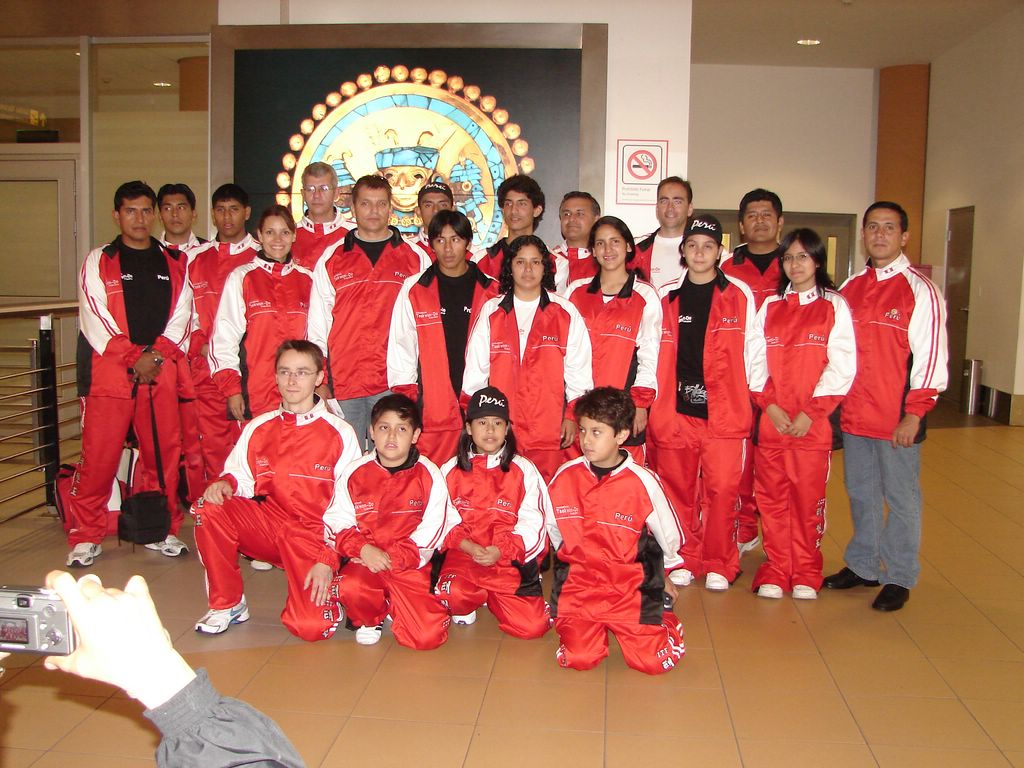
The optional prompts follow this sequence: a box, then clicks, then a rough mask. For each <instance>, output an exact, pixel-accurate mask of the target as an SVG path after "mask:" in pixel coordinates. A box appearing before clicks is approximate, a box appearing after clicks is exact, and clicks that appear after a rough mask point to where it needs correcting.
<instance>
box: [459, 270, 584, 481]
mask: <svg viewBox="0 0 1024 768" xmlns="http://www.w3.org/2000/svg"><path fill="white" fill-rule="evenodd" d="M488 385H490V386H492V387H497V388H498V389H500V390H501V391H502V392H504V393H505V395H507V396H508V400H509V415H510V417H511V420H512V423H513V424H515V427H516V438H517V440H518V441H519V448H520V450H521V451H522V453H523V455H524V456H526V457H527V458H528V459H530V460H531V461H534V463H536V464H537V465H538V469H540V471H541V474H542V475H545V477H547V476H550V475H553V474H554V470H555V469H556V468H557V465H558V459H559V457H560V454H559V456H555V457H554V461H553V462H552V461H545V459H544V457H542V456H541V454H543V453H544V452H551V451H554V452H558V451H559V445H560V443H561V428H562V420H563V419H564V418H573V417H572V409H573V405H574V403H575V402H576V399H577V398H578V397H579V396H580V395H582V394H583V393H584V392H587V391H588V390H590V389H593V388H594V378H593V373H592V367H591V350H590V337H589V335H588V334H587V327H586V324H585V323H584V321H583V318H582V317H580V313H579V312H578V311H577V309H576V307H574V306H573V305H572V304H570V303H569V302H568V301H567V300H566V299H564V298H562V297H561V296H558V295H557V294H553V293H549V292H548V291H546V290H544V289H541V294H540V303H539V305H538V307H537V312H536V314H535V315H534V318H533V325H532V327H531V328H530V333H529V336H528V337H527V340H526V351H525V353H524V354H523V357H522V359H520V356H519V326H518V324H517V322H516V314H515V309H514V300H513V294H512V293H511V292H509V293H508V294H505V295H502V296H496V297H495V298H493V299H490V300H489V301H488V302H487V303H486V304H484V306H483V309H482V310H481V311H480V317H479V318H477V321H476V323H475V325H474V326H473V329H472V331H471V332H470V336H469V348H468V349H467V350H466V371H465V374H464V375H463V377H462V404H463V406H465V405H468V403H469V398H470V397H471V396H472V394H473V393H474V392H476V391H477V390H478V389H482V388H483V387H486V386H488ZM535 457H537V458H535Z"/></svg>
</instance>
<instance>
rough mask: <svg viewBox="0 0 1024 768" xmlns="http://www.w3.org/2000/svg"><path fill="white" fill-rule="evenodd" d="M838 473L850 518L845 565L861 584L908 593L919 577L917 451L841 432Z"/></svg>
mask: <svg viewBox="0 0 1024 768" xmlns="http://www.w3.org/2000/svg"><path fill="white" fill-rule="evenodd" d="M843 468H844V470H845V482H846V493H847V495H848V496H849V497H850V515H851V517H852V518H853V538H852V539H850V543H849V544H848V545H847V546H846V553H845V555H844V559H845V560H846V564H847V565H848V566H849V567H850V569H851V570H853V572H854V573H856V574H857V575H858V576H860V577H861V578H863V579H877V580H878V581H880V582H882V583H883V584H898V585H899V586H901V587H906V588H907V589H910V588H912V587H913V586H915V585H916V584H917V577H918V575H919V574H920V572H921V564H920V562H919V561H918V552H919V551H920V549H921V446H920V445H914V446H913V447H911V448H893V447H892V443H891V442H890V441H888V440H876V439H874V438H870V437H858V436H857V435H851V434H848V433H846V432H844V433H843ZM886 503H888V505H889V514H888V516H886V514H885V505H886Z"/></svg>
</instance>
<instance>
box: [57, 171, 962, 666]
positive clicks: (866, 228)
mask: <svg viewBox="0 0 1024 768" xmlns="http://www.w3.org/2000/svg"><path fill="white" fill-rule="evenodd" d="M174 186H175V189H177V188H180V187H181V186H183V185H174ZM302 190H303V192H302V194H303V198H304V200H305V202H306V206H307V215H306V216H305V217H304V218H303V220H302V221H301V222H299V223H298V224H296V222H295V221H294V220H293V218H292V216H291V214H290V212H289V211H288V209H287V208H284V207H282V206H271V207H269V208H267V209H266V210H265V211H264V212H263V213H262V215H261V216H260V218H259V220H258V223H257V228H256V231H257V235H258V241H257V240H254V239H253V238H251V237H250V236H249V235H248V234H247V233H246V231H245V222H246V221H247V220H248V218H249V217H250V215H251V209H250V208H249V205H248V197H247V195H246V194H245V192H244V190H241V189H240V188H239V187H237V185H233V184H227V185H223V186H222V187H221V188H219V189H218V190H217V191H216V192H215V193H214V195H213V200H212V204H213V218H214V221H215V223H216V225H217V230H218V232H217V237H216V239H215V240H214V241H212V242H210V243H199V244H198V245H193V246H192V247H191V248H187V249H186V250H180V249H179V248H177V247H175V245H174V244H170V245H165V244H164V243H163V242H161V241H157V240H155V239H152V238H150V236H149V228H150V226H151V224H152V221H153V218H154V217H155V209H156V207H157V202H158V201H157V199H156V196H155V195H154V194H153V193H152V190H150V189H149V187H147V186H146V185H144V184H142V183H141V182H129V183H128V184H126V185H122V187H121V188H120V189H119V190H118V192H117V195H116V197H115V212H114V219H115V222H117V223H118V225H119V226H120V228H121V233H122V234H121V236H120V237H118V238H117V239H116V240H115V241H114V242H113V243H111V244H110V245H109V246H106V247H105V248H102V249H97V251H94V252H93V253H92V254H90V255H89V257H88V258H87V260H86V262H85V264H84V266H83V270H82V280H81V285H80V289H81V290H80V298H81V309H82V312H81V314H82V323H81V327H82V337H81V341H80V368H81V370H80V374H79V381H80V388H81V389H82V395H83V398H82V404H83V409H82V410H83V459H82V461H81V463H80V466H79V470H78V472H77V474H76V478H75V482H74V486H73V490H72V504H73V505H75V506H76V509H75V510H74V511H75V519H76V520H78V521H81V523H80V525H78V526H77V527H74V528H73V529H72V532H71V538H70V542H71V544H72V545H73V549H72V551H71V553H70V554H69V556H68V565H71V566H81V567H85V566H89V565H91V564H92V563H93V562H94V561H95V558H96V557H98V556H99V555H100V554H101V551H102V550H101V548H100V541H101V540H102V530H101V528H102V523H103V520H102V518H100V516H99V515H98V514H97V511H98V510H99V509H100V507H101V505H102V504H105V501H106V497H105V495H104V489H105V488H106V489H109V485H110V481H111V478H112V477H113V474H114V471H115V470H116V464H117V460H118V457H119V455H120V451H121V443H122V441H123V437H124V434H125V432H127V430H128V425H129V423H130V422H131V423H134V426H135V432H136V434H137V435H138V437H139V442H140V448H141V450H142V462H141V463H142V466H143V468H144V472H143V477H144V482H147V483H148V484H149V485H150V486H151V487H152V486H153V485H155V483H154V480H153V477H150V476H149V475H152V470H148V469H146V468H149V467H152V466H156V465H157V464H156V463H155V462H154V458H155V457H154V456H153V451H154V447H153V446H152V444H151V443H152V441H151V440H150V439H149V438H148V437H147V436H148V435H150V434H152V431H151V430H150V429H148V425H147V423H146V417H147V416H148V409H142V408H138V407H137V406H136V405H135V401H137V400H140V399H142V398H143V397H145V398H148V399H151V400H152V402H153V405H154V412H155V413H157V421H158V422H159V423H158V425H157V426H158V427H159V430H158V431H159V432H160V434H161V435H163V434H166V435H167V440H166V442H165V441H164V440H163V439H161V442H160V449H161V453H162V458H163V459H164V461H163V466H164V467H165V475H166V477H165V484H166V487H167V489H168V495H169V497H170V498H173V496H171V492H172V491H171V489H172V488H173V487H174V483H176V482H177V467H178V456H179V455H180V451H181V448H182V446H181V442H180V439H176V438H178V436H179V435H183V434H187V433H188V432H189V430H186V429H184V428H183V423H182V421H183V420H184V419H193V420H194V423H193V424H192V425H191V426H192V427H193V428H194V429H193V431H194V432H195V434H197V435H198V443H199V445H198V447H196V448H195V450H196V451H197V452H198V454H199V455H200V456H201V461H199V462H198V463H197V464H195V463H194V464H195V465H196V466H198V467H199V468H200V469H199V470H198V471H197V472H196V473H194V474H195V477H193V476H192V475H189V483H190V485H195V486H196V487H193V488H190V495H191V497H192V498H194V499H195V503H194V504H193V508H192V511H193V513H194V516H195V540H196V545H197V547H198V550H199V556H200V558H201V560H202V562H203V565H204V567H205V568H206V572H207V584H208V606H209V610H208V612H207V613H206V614H205V615H204V616H203V617H202V618H201V619H200V620H199V621H198V622H197V624H196V629H197V631H200V632H204V633H210V634H218V633H221V632H224V631H226V630H227V629H228V628H230V627H231V626H232V625H234V624H238V623H242V622H244V621H246V620H247V619H248V618H249V610H248V607H247V604H246V601H245V597H244V594H243V592H242V577H241V572H240V568H239V557H238V555H239V553H241V554H242V555H245V556H246V557H248V558H250V559H251V560H253V565H254V567H260V568H273V567H275V566H276V567H278V568H282V569H283V570H284V571H285V574H286V578H287V583H288V597H287V601H286V605H285V607H284V610H283V612H282V615H281V619H282V622H283V623H284V625H285V626H286V627H287V628H288V629H289V630H290V631H291V632H293V633H294V634H295V635H296V636H298V637H301V638H303V639H306V640H318V639H326V638H329V637H331V636H332V635H333V634H335V632H336V631H337V630H338V629H339V627H342V626H347V627H348V628H350V629H354V630H355V632H356V640H357V642H359V643H361V644H373V643H376V642H378V641H379V639H380V638H381V636H382V634H383V630H384V627H385V624H386V623H387V622H388V621H390V622H391V631H392V633H393V635H394V637H395V639H396V641H397V642H399V643H401V644H403V645H407V646H409V647H413V648H418V649H429V648H434V647H437V646H438V645H440V644H441V643H443V642H444V641H445V639H446V638H447V634H448V630H449V625H450V623H451V622H454V623H455V624H472V623H473V622H474V621H475V619H476V612H477V611H478V610H479V609H480V608H481V607H482V606H485V605H486V606H487V608H488V610H490V611H491V613H492V614H494V616H495V617H496V619H497V621H498V625H499V627H501V629H502V630H503V631H505V632H508V633H509V634H512V635H514V636H516V637H521V638H534V637H539V636H540V635H543V634H544V633H545V632H546V631H547V630H548V628H549V627H550V626H551V625H552V624H553V625H554V626H555V628H556V630H557V631H558V633H559V637H560V641H561V642H560V646H559V649H558V653H557V658H558V661H559V663H560V664H562V665H563V666H566V667H572V668H578V669H586V668H589V667H592V666H594V665H596V664H598V663H599V662H600V661H601V659H603V658H604V656H605V655H606V654H607V646H608V640H607V633H608V631H611V632H612V633H613V634H615V635H616V638H617V639H618V641H619V644H620V646H621V647H622V649H623V654H624V657H625V659H626V661H627V663H628V664H629V665H630V666H633V667H635V668H637V669H640V670H643V671H645V672H648V673H652V674H653V673H658V672H664V671H667V670H669V669H671V668H673V667H674V666H675V664H676V663H677V662H678V660H679V659H680V658H681V656H682V654H683V640H682V627H681V626H680V625H679V622H678V620H677V619H676V618H675V616H674V614H673V613H672V610H671V604H672V600H673V599H674V597H675V595H676V594H677V588H678V587H680V586H687V585H689V584H690V583H691V582H692V581H693V580H694V579H695V578H697V577H703V579H704V584H705V587H706V588H707V589H709V590H712V591H723V590H726V589H728V588H729V586H730V584H731V583H733V582H734V581H735V580H736V578H737V577H738V575H739V573H740V559H741V557H742V556H743V555H744V553H745V552H747V551H750V550H751V549H753V548H754V547H755V546H756V544H757V543H758V539H759V538H760V537H759V535H758V523H760V527H761V536H763V547H764V553H765V556H766V559H765V561H764V562H763V564H762V565H761V566H760V568H759V569H758V571H757V573H756V575H755V577H754V582H753V588H754V590H755V592H756V593H757V594H758V595H759V596H761V597H765V598H778V597H781V596H782V595H783V594H785V593H787V592H790V593H792V595H793V597H794V598H798V599H812V598H815V597H817V594H818V591H819V590H820V589H821V587H822V585H823V584H824V585H825V586H827V587H830V588H835V589H846V588H852V587H857V586H870V585H880V584H884V586H883V588H882V590H881V592H880V593H879V595H878V597H877V598H876V600H875V603H874V607H876V608H878V609H880V610H897V609H899V608H901V607H902V606H903V604H904V603H905V602H906V600H907V599H908V598H909V590H910V589H911V588H912V587H913V586H914V585H915V584H916V578H917V570H916V562H917V547H918V545H919V537H920V490H919V484H918V479H917V473H918V471H919V470H918V469H917V468H918V467H919V444H920V440H921V439H922V438H923V419H924V416H925V414H926V413H927V411H928V410H929V409H930V408H931V407H932V406H933V405H934V403H935V399H936V397H937V394H938V393H939V392H940V391H942V389H943V388H944V386H945V377H946V369H945V361H946V350H945V329H944V311H945V310H944V307H943V304H942V299H941V295H940V294H939V293H938V290H937V289H936V288H935V286H934V285H932V284H931V282H930V281H929V280H928V279H927V278H926V277H924V276H923V275H922V274H921V273H920V272H919V271H918V270H917V269H915V268H914V267H913V266H912V265H910V263H909V261H908V260H907V259H906V256H905V255H903V253H902V248H903V246H904V245H905V243H906V240H907V221H906V214H905V213H904V212H903V210H902V208H900V207H899V206H898V205H897V204H895V203H890V202H884V201H883V202H878V203H875V204H874V205H872V206H871V207H870V208H869V209H868V211H867V212H866V213H865V215H864V219H863V236H864V245H865V250H866V252H867V256H868V263H867V266H866V267H865V268H864V270H862V271H861V272H860V273H858V274H856V275H854V276H853V277H852V278H850V280H848V281H847V283H846V284H845V285H844V286H843V288H842V289H840V290H838V291H837V290H836V289H835V286H834V285H833V283H832V281H831V279H830V277H829V275H828V273H827V253H826V248H825V246H824V244H823V243H822V241H821V239H820V238H819V237H818V235H817V234H816V233H815V232H814V231H812V230H809V229H796V230H793V231H791V232H788V233H787V234H786V235H785V236H784V237H782V238H781V242H780V235H781V234H782V227H783V221H784V220H783V214H782V204H781V201H780V200H779V198H778V196H777V195H775V194H774V193H772V192H769V191H767V190H763V189H758V190H754V191H752V192H751V193H748V194H747V195H746V196H744V198H743V200H742V201H741V204H740V210H739V221H740V231H741V234H743V235H744V236H745V237H746V239H747V242H746V243H744V244H743V245H741V246H739V247H737V248H736V249H734V251H733V252H732V253H731V254H723V246H722V243H723V229H722V226H721V223H720V222H719V221H718V220H717V219H716V218H714V217H713V216H708V215H699V214H698V215H693V207H692V188H691V186H690V185H689V183H688V182H686V181H685V180H683V179H680V178H678V177H670V178H668V179H665V180H663V181H662V182H661V184H660V185H659V187H658V202H657V206H656V211H657V214H658V220H659V229H658V230H657V231H656V232H655V233H654V234H653V235H651V236H650V237H648V238H646V239H645V240H644V241H643V242H642V243H639V244H638V243H637V242H635V240H634V237H633V235H632V233H631V232H630V230H629V228H628V227H627V226H626V224H625V223H624V222H623V221H622V220H621V219H618V218H616V217H614V216H603V217H602V216H601V215H600V214H601V212H600V207H599V205H598V203H597V201H596V200H595V199H594V198H593V196H592V195H589V194H588V193H585V192H579V191H574V192H570V193H568V194H566V195H565V196H564V198H563V199H562V202H561V205H560V209H559V219H560V223H561V228H562V232H563V236H564V237H565V242H564V243H563V244H562V245H560V246H559V247H558V248H555V249H553V250H549V249H548V247H547V246H546V244H545V243H544V242H543V240H541V239H540V238H539V237H537V236H536V235H535V234H534V230H535V228H536V225H537V223H538V222H539V220H540V218H541V217H542V216H543V213H544V206H545V198H544V194H543V192H542V191H541V189H540V187H539V185H538V184H537V182H536V181H535V180H534V179H532V178H530V177H528V176H522V175H520V176H513V177H510V178H508V179H506V180H505V181H504V183H502V184H501V185H500V187H499V189H498V204H499V206H500V207H501V209H502V212H503V215H504V217H505V220H506V222H507V226H508V237H507V238H504V239H502V240H501V241H499V242H498V243H497V244H496V245H495V246H492V247H491V248H489V249H487V250H485V251H482V252H480V253H474V252H473V251H472V250H471V244H472V241H473V229H472V225H471V222H470V221H469V219H468V218H467V217H466V216H465V215H464V214H462V213H461V212H459V211H458V210H457V209H456V208H455V204H454V203H455V200H454V196H453V194H452V191H451V189H450V188H449V187H448V186H447V185H446V184H444V183H442V182H440V181H439V180H438V181H433V182H431V183H429V184H426V185H424V187H423V188H422V189H421V191H420V202H421V205H420V207H419V208H418V209H417V213H418V215H419V216H420V219H421V221H422V222H423V229H422V232H421V234H420V235H419V236H418V237H417V238H406V237H403V236H402V235H401V233H400V232H399V231H398V230H397V229H395V228H394V227H392V226H391V225H390V224H389V216H390V215H391V189H390V187H389V185H388V182H387V181H386V180H385V179H384V178H382V177H379V176H365V177H363V178H361V179H359V180H358V181H357V182H356V184H355V185H354V187H353V189H352V198H351V211H352V213H353V215H354V221H348V220H346V219H344V218H343V217H342V215H341V213H340V212H339V210H338V209H337V208H336V207H335V205H334V203H335V201H336V199H337V196H338V179H337V176H336V174H335V171H334V169H333V168H332V167H331V166H330V165H327V164H324V163H314V164H311V165H310V166H308V167H307V168H306V169H305V171H304V173H303V176H302ZM179 207H180V206H179ZM672 253H674V254H675V256H674V257H673V255H672ZM652 280H653V281H655V282H654V283H653V284H652V282H651V281H652ZM140 392H145V393H146V394H145V395H140V394H139V393H140ZM183 399H184V400H188V399H191V400H192V401H195V404H196V407H195V408H193V409H191V410H188V411H185V410H184V409H181V408H179V407H178V405H179V401H181V400H183ZM127 403H132V405H131V407H128V408H126V407H125V405H126V404H127ZM840 404H841V405H842V416H841V419H840V425H841V432H842V440H843V444H844V446H845V447H847V451H846V452H845V454H844V456H845V463H846V467H845V468H846V472H845V476H846V483H847V487H848V490H849V492H850V496H851V508H852V513H853V517H854V528H855V533H854V537H853V540H852V541H851V543H850V546H849V547H848V549H847V553H846V567H845V568H844V569H843V570H841V571H840V572H839V573H837V574H835V575H833V576H830V577H829V578H828V579H823V561H822V556H821V551H820V549H821V540H822V536H823V534H824V531H825V524H826V501H825V499H826V492H825V487H826V482H827V478H828V473H829V467H830V461H831V451H832V449H833V447H834V442H835V438H834V437H833V435H834V428H833V421H835V419H834V418H831V417H832V416H833V412H834V411H835V410H836V408H837V407H839V406H840ZM513 427H514V430H515V431H514V433H513ZM851 448H852V450H851ZM186 450H188V447H187V446H186ZM186 465H188V462H186ZM147 472H148V475H147ZM169 505H170V507H171V512H172V520H173V525H172V531H171V536H169V537H168V541H167V542H164V543H163V544H162V545H158V546H157V547H156V548H157V549H160V551H161V552H162V553H163V554H166V555H169V556H176V555H180V554H182V553H183V552H184V551H187V548H186V545H185V543H184V542H182V541H181V540H180V539H178V538H177V534H178V533H179V530H180V525H181V521H182V514H181V511H180V508H179V507H178V505H177V503H175V502H173V501H171V500H170V499H169ZM886 506H888V510H889V511H888V515H886V513H885V508H886ZM172 539H173V541H172ZM178 545H180V547H178ZM175 550H176V551H175ZM549 552H550V554H551V563H552V565H553V583H552V586H551V591H550V598H549V601H545V599H544V593H543V592H542V588H541V578H542V575H541V572H542V569H543V564H544V559H545V555H546V554H548V553H549Z"/></svg>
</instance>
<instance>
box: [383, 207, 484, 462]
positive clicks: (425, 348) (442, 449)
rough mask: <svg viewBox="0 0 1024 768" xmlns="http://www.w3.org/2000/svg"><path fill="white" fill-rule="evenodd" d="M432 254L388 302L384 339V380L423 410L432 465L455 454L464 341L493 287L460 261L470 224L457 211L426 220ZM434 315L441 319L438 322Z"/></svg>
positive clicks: (422, 443) (423, 441) (423, 437)
mask: <svg viewBox="0 0 1024 768" xmlns="http://www.w3.org/2000/svg"><path fill="white" fill-rule="evenodd" d="M428 237H429V239H430V245H431V247H432V248H433V250H434V252H435V253H436V254H437V261H436V262H435V263H434V264H432V265H431V266H430V267H428V268H427V269H426V270H424V271H423V272H421V273H420V274H418V275H416V276H414V277H411V278H409V279H408V280H406V281H405V284H404V285H403V286H402V290H401V292H400V293H399V295H398V300H397V301H396V302H395V311H394V314H393V315H392V319H391V333H390V335H389V338H388V386H389V387H390V389H391V390H392V391H393V392H397V393H399V394H403V395H406V396H407V397H409V398H411V399H412V400H416V401H418V402H419V403H420V405H421V407H422V409H423V432H422V433H421V434H420V439H419V441H418V442H417V443H416V447H417V448H419V450H420V452H421V453H422V454H423V455H424V456H426V457H427V458H429V459H430V460H431V461H434V462H435V463H437V464H438V465H440V464H443V463H444V462H445V461H447V460H448V459H450V458H451V457H452V456H454V455H455V449H456V448H457V447H458V441H459V436H460V435H461V434H462V427H463V419H462V413H461V411H460V409H459V394H460V393H461V392H462V375H463V373H464V371H465V367H466V343H467V341H468V339H469V331H470V328H471V327H472V325H473V323H474V322H475V320H476V317H477V313H479V311H480V308H481V307H482V306H483V304H484V302H485V301H487V299H489V298H491V297H493V296H496V295H497V293H498V281H497V280H493V279H492V278H490V277H488V276H487V275H485V274H484V273H483V272H481V271H480V269H479V268H478V267H477V265H476V264H474V263H472V262H470V261H467V258H466V257H467V255H468V248H469V245H470V243H472V242H473V229H472V225H471V224H470V222H469V219H468V218H466V216H465V215H464V214H462V213H461V212H459V211H450V210H442V211H438V212H437V213H436V214H435V215H434V216H433V218H432V220H431V222H430V229H429V231H428ZM438 320H440V324H439V323H438Z"/></svg>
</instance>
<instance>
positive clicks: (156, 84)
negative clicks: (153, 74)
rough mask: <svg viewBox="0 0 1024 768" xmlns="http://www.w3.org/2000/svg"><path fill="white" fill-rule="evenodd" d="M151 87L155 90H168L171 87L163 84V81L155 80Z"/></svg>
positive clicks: (165, 83)
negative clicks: (155, 88) (153, 86)
mask: <svg viewBox="0 0 1024 768" xmlns="http://www.w3.org/2000/svg"><path fill="white" fill-rule="evenodd" d="M153 85H155V86H156V87H157V88H170V87H171V84H170V83H167V82H164V81H163V80H157V81H156V82H155V83H153Z"/></svg>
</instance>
